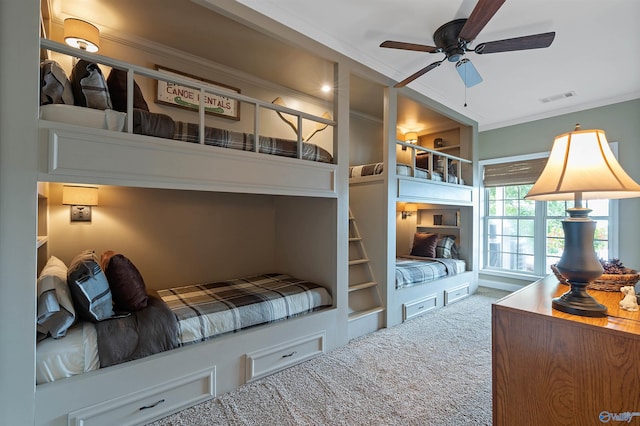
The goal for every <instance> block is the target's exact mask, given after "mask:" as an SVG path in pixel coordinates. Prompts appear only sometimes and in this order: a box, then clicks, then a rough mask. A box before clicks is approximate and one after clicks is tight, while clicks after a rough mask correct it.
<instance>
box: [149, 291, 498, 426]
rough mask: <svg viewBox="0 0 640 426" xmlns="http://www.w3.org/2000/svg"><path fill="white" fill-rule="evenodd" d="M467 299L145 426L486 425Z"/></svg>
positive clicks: (485, 300) (486, 311)
mask: <svg viewBox="0 0 640 426" xmlns="http://www.w3.org/2000/svg"><path fill="white" fill-rule="evenodd" d="M506 294H507V292H503V291H498V290H491V289H486V288H480V289H479V290H478V292H477V293H476V294H474V295H473V296H471V297H469V298H467V299H464V300H462V301H459V302H457V303H454V304H452V305H449V306H446V307H444V308H441V309H438V310H436V311H433V312H429V313H427V314H425V315H423V316H421V317H419V318H416V319H413V320H411V321H408V322H406V323H404V324H401V325H399V326H397V327H393V328H391V329H384V330H380V331H377V332H375V333H372V334H370V335H368V336H364V337H361V338H358V339H355V340H353V341H351V342H350V343H349V344H348V345H346V346H344V347H341V348H338V349H336V350H334V351H332V352H330V353H328V354H326V355H323V356H321V357H318V358H315V359H312V360H310V361H307V362H305V363H303V364H300V365H297V366H295V367H292V368H290V369H288V370H285V371H282V372H279V373H276V374H274V375H271V376H269V377H266V378H264V379H262V380H259V381H257V382H254V383H250V384H247V385H244V386H242V387H241V388H239V389H237V390H236V391H234V392H231V393H228V394H225V395H221V396H219V397H217V398H215V399H212V400H210V401H207V402H204V403H202V404H199V405H197V406H194V407H191V408H188V409H186V410H183V411H181V412H179V413H176V414H174V415H172V416H169V417H166V418H164V419H162V420H160V421H157V422H155V423H153V425H154V426H160V425H349V426H353V425H456V426H457V425H464V424H470V425H490V424H491V303H492V302H493V301H495V300H497V299H498V298H500V297H503V296H504V295H506Z"/></svg>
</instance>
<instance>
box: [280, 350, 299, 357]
mask: <svg viewBox="0 0 640 426" xmlns="http://www.w3.org/2000/svg"><path fill="white" fill-rule="evenodd" d="M296 353H297V352H296V351H293V352H291V353H290V354H287V355H282V358H289V357H290V356H294V355H295V354H296Z"/></svg>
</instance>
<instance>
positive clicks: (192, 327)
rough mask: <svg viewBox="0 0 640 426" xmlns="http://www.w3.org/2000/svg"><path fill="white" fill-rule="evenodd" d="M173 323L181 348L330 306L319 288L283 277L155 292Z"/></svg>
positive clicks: (326, 294)
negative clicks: (176, 323) (175, 325)
mask: <svg viewBox="0 0 640 426" xmlns="http://www.w3.org/2000/svg"><path fill="white" fill-rule="evenodd" d="M158 295H159V296H160V297H161V298H162V300H164V301H165V303H167V305H169V308H170V309H171V310H172V311H173V312H174V313H175V315H176V317H177V318H178V327H179V334H180V336H179V339H180V341H181V342H182V344H188V343H194V342H199V341H202V340H206V339H208V338H210V337H214V336H217V335H220V334H225V333H229V332H234V331H238V330H242V329H245V328H248V327H252V326H255V325H259V324H266V323H270V322H274V321H279V320H283V319H287V318H291V317H294V316H298V315H301V314H305V313H309V312H313V311H315V310H317V309H319V308H322V307H326V306H330V305H331V304H332V300H331V296H330V295H329V292H328V291H327V290H326V289H325V288H324V287H322V286H320V285H318V284H314V283H311V282H309V281H304V280H300V279H297V278H293V277H290V276H288V275H283V274H265V275H257V276H252V277H247V278H241V279H235V280H230V281H222V282H215V283H210V284H202V285H191V286H184V287H177V288H171V289H167V290H159V291H158Z"/></svg>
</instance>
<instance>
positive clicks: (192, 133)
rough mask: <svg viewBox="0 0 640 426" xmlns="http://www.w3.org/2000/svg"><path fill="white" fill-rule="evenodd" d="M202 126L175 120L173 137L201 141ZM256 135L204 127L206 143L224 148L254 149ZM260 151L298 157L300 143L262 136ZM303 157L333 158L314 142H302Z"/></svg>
mask: <svg viewBox="0 0 640 426" xmlns="http://www.w3.org/2000/svg"><path fill="white" fill-rule="evenodd" d="M199 133H200V127H199V125H198V124H196V123H185V122H182V121H175V128H174V134H173V139H175V140H179V141H183V142H192V143H200V136H199ZM254 139H255V137H254V135H253V134H252V133H241V132H233V131H230V130H224V129H218V128H215V127H205V128H204V143H205V145H212V146H219V147H222V148H231V149H239V150H242V151H254ZM259 140H260V146H259V149H258V151H259V152H261V153H263V154H273V155H280V156H282V157H291V158H297V157H298V143H297V142H296V141H292V140H287V139H278V138H270V137H266V136H260V139H259ZM302 159H303V160H309V161H318V162H322V163H331V162H332V161H333V158H332V156H331V154H329V153H328V152H327V151H326V150H324V149H322V148H320V147H319V146H317V145H314V144H312V143H307V142H302Z"/></svg>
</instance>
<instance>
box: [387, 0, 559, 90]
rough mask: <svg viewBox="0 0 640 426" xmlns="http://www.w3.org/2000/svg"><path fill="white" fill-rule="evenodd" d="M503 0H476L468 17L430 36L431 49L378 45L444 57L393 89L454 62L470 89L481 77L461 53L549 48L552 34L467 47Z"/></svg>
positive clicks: (424, 46) (394, 44)
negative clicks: (432, 42) (437, 54)
mask: <svg viewBox="0 0 640 426" xmlns="http://www.w3.org/2000/svg"><path fill="white" fill-rule="evenodd" d="M505 1H506V0H479V1H478V3H477V4H476V7H475V8H474V9H473V11H472V12H471V15H470V16H469V18H466V19H465V18H463V19H455V20H453V21H451V22H447V23H446V24H444V25H442V26H441V27H440V28H438V29H437V30H436V31H435V33H433V41H434V43H435V46H427V45H424V44H415V43H405V42H402V41H390V40H387V41H385V42H383V43H381V44H380V47H388V48H391V49H402V50H414V51H418V52H427V53H444V54H445V57H444V59H442V60H441V61H437V62H434V63H432V64H429V65H427V66H426V67H424V68H422V69H421V70H420V71H418V72H416V73H414V74H412V75H410V76H409V77H407V78H405V79H404V80H402V81H401V82H399V83H397V84H395V85H394V87H403V86H406V85H407V84H409V83H411V82H412V81H413V80H415V79H417V78H418V77H421V76H422V75H424V74H426V73H427V72H429V71H431V70H432V69H434V68H437V67H439V66H440V65H441V64H442V63H443V62H444V61H445V60H448V61H449V62H455V63H456V70H457V71H458V74H460V77H461V78H462V80H463V81H464V83H465V86H466V87H471V86H474V85H476V84H478V83H480V82H481V81H482V77H480V74H479V73H478V71H477V70H476V69H475V67H474V66H473V64H471V61H469V59H467V58H464V55H465V53H467V52H475V53H478V54H481V55H483V54H486V53H498V52H512V51H515V50H528V49H540V48H544V47H549V46H550V45H551V43H552V42H553V39H554V37H555V36H556V33H555V32H548V33H542V34H533V35H529V36H524V37H515V38H509V39H504V40H496V41H489V42H485V43H480V44H479V45H477V46H476V47H475V48H469V44H470V43H471V42H472V41H473V40H474V39H475V38H476V36H477V35H478V33H480V31H482V29H483V28H484V27H485V25H487V23H488V22H489V20H490V19H491V18H492V17H493V15H495V14H496V12H497V11H498V9H500V6H502V5H503V4H504V2H505Z"/></svg>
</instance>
